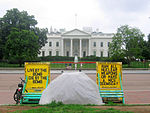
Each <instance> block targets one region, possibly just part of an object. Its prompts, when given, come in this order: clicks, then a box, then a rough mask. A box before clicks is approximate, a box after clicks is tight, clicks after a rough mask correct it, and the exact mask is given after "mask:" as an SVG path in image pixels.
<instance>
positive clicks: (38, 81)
mask: <svg viewBox="0 0 150 113" xmlns="http://www.w3.org/2000/svg"><path fill="white" fill-rule="evenodd" d="M33 83H34V84H35V83H42V80H33Z"/></svg>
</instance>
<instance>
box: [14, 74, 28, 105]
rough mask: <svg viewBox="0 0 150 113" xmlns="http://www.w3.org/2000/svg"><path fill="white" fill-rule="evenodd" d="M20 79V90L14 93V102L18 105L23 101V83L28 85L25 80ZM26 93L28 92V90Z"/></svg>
mask: <svg viewBox="0 0 150 113" xmlns="http://www.w3.org/2000/svg"><path fill="white" fill-rule="evenodd" d="M20 79H21V83H19V84H18V88H17V89H16V92H15V93H14V100H15V101H16V104H19V103H20V100H21V99H22V91H23V83H26V82H25V80H23V79H22V78H21V77H20ZM25 90H26V89H25ZM26 92H28V91H27V90H26Z"/></svg>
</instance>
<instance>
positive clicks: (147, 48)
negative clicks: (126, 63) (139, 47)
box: [142, 34, 150, 60]
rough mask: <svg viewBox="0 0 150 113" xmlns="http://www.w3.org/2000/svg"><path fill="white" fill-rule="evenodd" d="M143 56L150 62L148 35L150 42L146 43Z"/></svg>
mask: <svg viewBox="0 0 150 113" xmlns="http://www.w3.org/2000/svg"><path fill="white" fill-rule="evenodd" d="M142 55H143V57H144V58H145V59H146V60H150V34H149V35H148V41H144V47H143V52H142Z"/></svg>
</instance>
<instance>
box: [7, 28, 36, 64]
mask: <svg viewBox="0 0 150 113" xmlns="http://www.w3.org/2000/svg"><path fill="white" fill-rule="evenodd" d="M38 49H39V45H38V36H36V35H35V34H34V32H32V31H28V30H21V31H20V30H19V29H16V28H14V29H13V30H12V31H11V32H10V34H9V36H8V39H7V41H6V45H5V57H6V58H7V59H8V60H9V61H17V62H18V63H19V64H20V66H21V64H22V63H23V62H24V61H26V60H33V59H34V58H36V57H37V54H38V51H37V50H38Z"/></svg>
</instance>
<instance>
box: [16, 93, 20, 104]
mask: <svg viewBox="0 0 150 113" xmlns="http://www.w3.org/2000/svg"><path fill="white" fill-rule="evenodd" d="M20 99H21V94H20V92H19V91H18V92H17V100H16V104H19V103H20Z"/></svg>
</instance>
